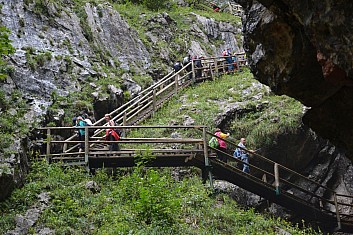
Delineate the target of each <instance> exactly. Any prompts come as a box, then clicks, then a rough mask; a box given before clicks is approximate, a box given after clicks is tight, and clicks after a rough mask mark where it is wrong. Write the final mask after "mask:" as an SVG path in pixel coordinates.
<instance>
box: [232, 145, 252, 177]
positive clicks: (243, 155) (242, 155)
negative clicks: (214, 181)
mask: <svg viewBox="0 0 353 235" xmlns="http://www.w3.org/2000/svg"><path fill="white" fill-rule="evenodd" d="M245 144H246V139H245V138H241V139H240V142H239V144H238V146H239V147H241V148H243V149H247V148H246V147H245ZM241 148H236V149H235V151H234V157H236V158H238V159H239V160H241V161H242V162H243V172H245V173H250V168H249V165H248V164H249V153H248V152H247V151H245V150H243V149H241ZM248 151H249V152H254V151H253V150H248Z"/></svg>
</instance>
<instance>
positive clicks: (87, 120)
mask: <svg viewBox="0 0 353 235" xmlns="http://www.w3.org/2000/svg"><path fill="white" fill-rule="evenodd" d="M82 118H83V121H84V122H85V123H86V126H93V123H92V121H91V119H89V117H88V115H87V114H84V115H82ZM93 135H94V129H92V128H90V129H88V136H89V137H92V136H93Z"/></svg>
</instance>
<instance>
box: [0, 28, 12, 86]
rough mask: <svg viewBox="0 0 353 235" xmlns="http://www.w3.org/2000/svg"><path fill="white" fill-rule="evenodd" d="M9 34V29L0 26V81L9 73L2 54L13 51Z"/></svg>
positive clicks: (8, 53)
mask: <svg viewBox="0 0 353 235" xmlns="http://www.w3.org/2000/svg"><path fill="white" fill-rule="evenodd" d="M9 34H10V30H8V29H7V28H5V27H3V26H2V27H0V82H2V81H3V80H4V79H5V78H6V76H7V75H8V74H9V71H11V69H10V68H9V66H8V65H7V63H6V61H4V59H3V56H6V55H10V54H13V53H14V52H15V49H14V48H13V46H12V45H11V40H10V39H9Z"/></svg>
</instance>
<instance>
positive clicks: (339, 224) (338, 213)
mask: <svg viewBox="0 0 353 235" xmlns="http://www.w3.org/2000/svg"><path fill="white" fill-rule="evenodd" d="M333 199H334V202H335V208H336V219H337V230H340V229H341V228H342V226H341V217H340V212H339V210H338V203H337V194H336V193H334V194H333Z"/></svg>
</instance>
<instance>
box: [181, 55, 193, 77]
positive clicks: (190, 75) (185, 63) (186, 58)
mask: <svg viewBox="0 0 353 235" xmlns="http://www.w3.org/2000/svg"><path fill="white" fill-rule="evenodd" d="M190 61H191V56H190V55H188V56H185V57H184V59H183V66H186V65H187V64H188V63H190ZM191 70H192V68H191V64H190V65H189V66H187V67H186V71H187V72H188V73H189V79H191V78H192V73H190V72H191Z"/></svg>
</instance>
